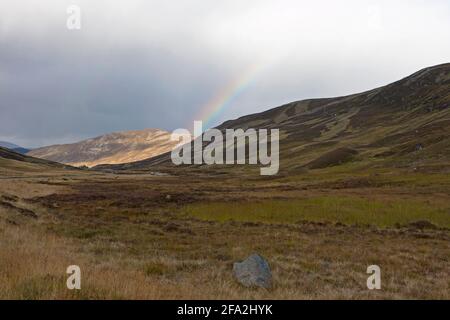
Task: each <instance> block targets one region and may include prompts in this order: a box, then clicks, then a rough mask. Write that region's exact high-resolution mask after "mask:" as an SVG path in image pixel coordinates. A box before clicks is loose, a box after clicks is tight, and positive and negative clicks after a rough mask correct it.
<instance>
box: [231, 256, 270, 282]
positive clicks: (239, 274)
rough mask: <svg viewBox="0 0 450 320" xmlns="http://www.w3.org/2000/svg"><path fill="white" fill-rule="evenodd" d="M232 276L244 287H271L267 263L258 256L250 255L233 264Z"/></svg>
mask: <svg viewBox="0 0 450 320" xmlns="http://www.w3.org/2000/svg"><path fill="white" fill-rule="evenodd" d="M233 274H234V276H235V277H236V280H237V281H238V282H239V283H241V284H242V285H244V286H245V287H262V288H266V289H269V288H271V287H272V272H271V271H270V267H269V263H268V262H267V261H266V260H265V259H264V258H263V257H261V256H260V255H258V254H252V255H251V256H249V257H248V258H247V259H245V260H244V261H242V262H235V263H234V265H233Z"/></svg>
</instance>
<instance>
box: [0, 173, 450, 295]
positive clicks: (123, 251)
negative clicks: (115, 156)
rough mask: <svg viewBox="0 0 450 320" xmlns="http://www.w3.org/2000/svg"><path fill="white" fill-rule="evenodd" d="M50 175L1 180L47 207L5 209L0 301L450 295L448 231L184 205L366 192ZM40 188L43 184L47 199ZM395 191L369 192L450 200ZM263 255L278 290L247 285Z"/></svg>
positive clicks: (26, 202)
mask: <svg viewBox="0 0 450 320" xmlns="http://www.w3.org/2000/svg"><path fill="white" fill-rule="evenodd" d="M63 178H64V179H63ZM48 179H50V182H49V181H48ZM48 179H47V178H39V179H38V180H35V179H25V180H23V179H10V180H7V181H6V180H2V182H1V187H0V193H1V195H3V196H4V195H9V196H11V195H13V196H17V197H18V199H17V200H11V199H10V200H3V201H7V202H10V203H12V204H14V205H15V206H17V207H20V208H22V207H23V208H25V207H26V208H27V209H30V210H33V212H35V213H36V215H37V216H38V218H37V219H33V218H30V217H26V216H23V215H21V214H20V212H19V211H17V210H15V209H5V208H0V239H1V241H0V298H1V299H16V298H17V299H256V298H257V299H315V298H322V299H397V298H408V299H417V298H419V299H420V298H424V299H429V298H436V299H449V298H450V294H449V293H450V290H449V281H448V279H449V278H450V277H449V276H450V274H449V273H450V272H449V267H448V266H449V257H450V249H449V246H448V243H449V232H448V230H434V229H420V226H419V227H415V226H414V227H413V226H407V227H402V228H392V227H389V228H382V229H380V228H379V227H376V226H370V227H369V226H351V225H348V226H345V225H340V224H338V225H336V224H334V223H318V222H308V221H305V222H301V223H293V221H284V222H283V221H281V222H280V221H272V223H264V219H261V221H257V220H256V221H253V222H251V223H249V222H246V221H241V222H239V221H228V220H222V221H220V222H219V221H203V220H200V219H196V218H193V217H191V216H189V215H188V216H186V215H184V214H183V212H185V210H186V205H189V206H190V203H192V204H193V205H196V203H214V202H216V201H218V200H220V201H225V202H236V201H243V200H246V201H247V202H248V203H251V202H252V201H263V202H264V201H267V200H269V199H278V200H277V201H287V202H289V201H293V199H300V198H305V197H309V196H315V197H317V196H323V195H324V194H325V195H326V194H331V193H333V194H335V195H337V194H343V195H344V194H345V195H347V196H348V195H349V194H350V195H352V196H353V197H357V196H358V195H359V193H364V190H363V189H357V190H354V189H351V188H350V189H342V190H341V189H339V190H338V189H333V190H328V191H327V190H323V189H322V187H319V188H318V189H317V190H314V188H310V190H306V191H305V190H304V188H303V185H299V187H298V188H297V187H296V185H295V184H292V183H291V182H278V183H277V182H274V181H267V182H264V181H263V182H258V181H253V182H250V183H248V184H247V185H238V184H236V183H233V181H229V182H228V183H222V184H219V185H216V184H214V183H213V182H211V181H210V180H203V179H200V178H195V177H194V178H188V177H187V178H186V179H187V182H189V183H185V184H182V185H180V183H179V180H178V179H177V178H171V177H150V176H143V175H136V176H132V175H124V176H120V177H116V176H113V175H101V174H93V175H92V176H86V174H85V173H80V175H79V176H72V177H70V178H66V176H61V175H58V174H55V175H52V176H50V177H48ZM304 183H307V184H310V183H311V182H310V181H309V180H306V182H304ZM318 183H321V180H319V181H318ZM284 189H285V190H286V191H284ZM33 190H40V191H39V193H37V195H38V196H37V197H36V196H35V193H34V192H33ZM368 190H369V189H368ZM393 190H394V189H388V190H384V189H383V188H382V187H380V188H375V189H374V188H371V189H370V194H371V196H372V197H374V198H377V199H390V201H392V200H395V199H399V198H402V199H403V198H405V196H406V197H407V196H411V197H413V198H414V199H420V201H422V200H423V198H428V199H429V200H431V199H435V201H436V202H437V203H440V205H445V203H446V202H445V197H443V196H442V192H441V193H436V194H434V193H427V192H429V191H427V190H428V189H426V188H425V189H423V192H424V194H422V195H421V196H419V195H418V189H417V188H414V192H415V193H412V192H410V191H409V190H408V189H405V188H403V189H395V192H393ZM425 191H426V192H425ZM167 195H170V197H167ZM443 199H444V200H443ZM345 205H346V206H348V205H349V204H348V203H346V204H345ZM16 211H17V212H16ZM306 220H308V219H306ZM254 252H258V253H260V254H262V255H263V256H264V257H266V258H267V259H268V261H269V263H270V266H271V268H272V271H273V276H274V288H273V289H271V290H264V289H247V288H243V287H242V286H240V285H239V284H238V283H237V282H236V281H235V280H234V279H233V277H232V272H231V270H232V264H233V262H235V261H239V260H242V259H244V258H246V257H247V256H248V255H250V254H251V253H254ZM72 264H75V265H79V266H80V267H81V271H82V284H81V285H82V289H81V290H80V291H71V290H68V289H67V288H66V286H65V282H66V279H67V276H68V275H66V273H65V271H66V268H67V266H69V265H72ZM370 264H378V265H380V267H381V269H382V290H380V291H369V290H368V289H367V288H366V279H367V276H368V275H367V274H366V268H367V266H368V265H370Z"/></svg>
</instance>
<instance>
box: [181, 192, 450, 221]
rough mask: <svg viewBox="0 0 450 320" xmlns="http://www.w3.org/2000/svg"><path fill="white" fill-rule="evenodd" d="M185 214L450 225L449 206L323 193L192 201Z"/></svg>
mask: <svg viewBox="0 0 450 320" xmlns="http://www.w3.org/2000/svg"><path fill="white" fill-rule="evenodd" d="M184 213H186V214H187V215H190V216H194V217H197V218H199V219H202V220H213V221H221V222H223V221H227V220H235V221H246V222H265V223H296V222H299V221H302V220H307V221H316V222H341V223H345V224H360V225H367V224H370V225H376V226H379V227H392V226H395V225H396V224H401V225H403V224H408V223H411V222H414V221H418V220H426V221H429V222H431V223H433V224H435V225H438V226H442V227H447V228H449V227H450V213H449V208H443V207H437V206H433V205H431V204H427V203H424V202H419V201H408V200H403V199H398V200H389V201H385V202H382V201H379V200H371V199H366V198H360V197H347V196H346V197H336V196H324V197H314V198H307V199H297V200H267V201H262V202H257V203H250V202H247V203H237V202H227V203H225V202H216V203H206V204H193V205H189V206H187V207H185V209H184Z"/></svg>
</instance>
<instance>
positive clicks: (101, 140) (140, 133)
mask: <svg viewBox="0 0 450 320" xmlns="http://www.w3.org/2000/svg"><path fill="white" fill-rule="evenodd" d="M175 145H176V142H174V141H170V133H168V132H166V131H162V130H158V129H145V130H136V131H124V132H115V133H110V134H105V135H102V136H99V137H96V138H92V139H88V140H84V141H80V142H77V143H72V144H63V145H53V146H48V147H43V148H38V149H34V150H32V151H30V152H29V153H28V155H30V156H33V157H38V158H42V159H47V160H52V161H57V162H61V163H66V164H70V165H73V166H82V165H86V166H88V167H91V166H95V165H97V164H117V163H124V162H131V161H137V160H142V159H146V158H150V157H154V156H156V155H159V154H161V153H164V152H167V151H170V150H172V148H173V147H174V146H175Z"/></svg>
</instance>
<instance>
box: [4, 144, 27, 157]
mask: <svg viewBox="0 0 450 320" xmlns="http://www.w3.org/2000/svg"><path fill="white" fill-rule="evenodd" d="M0 147H3V148H8V149H10V150H13V151H15V152H18V153H21V154H26V153H27V152H29V151H30V149H26V148H23V147H21V146H18V145H16V144H14V143H10V142H5V141H0Z"/></svg>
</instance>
